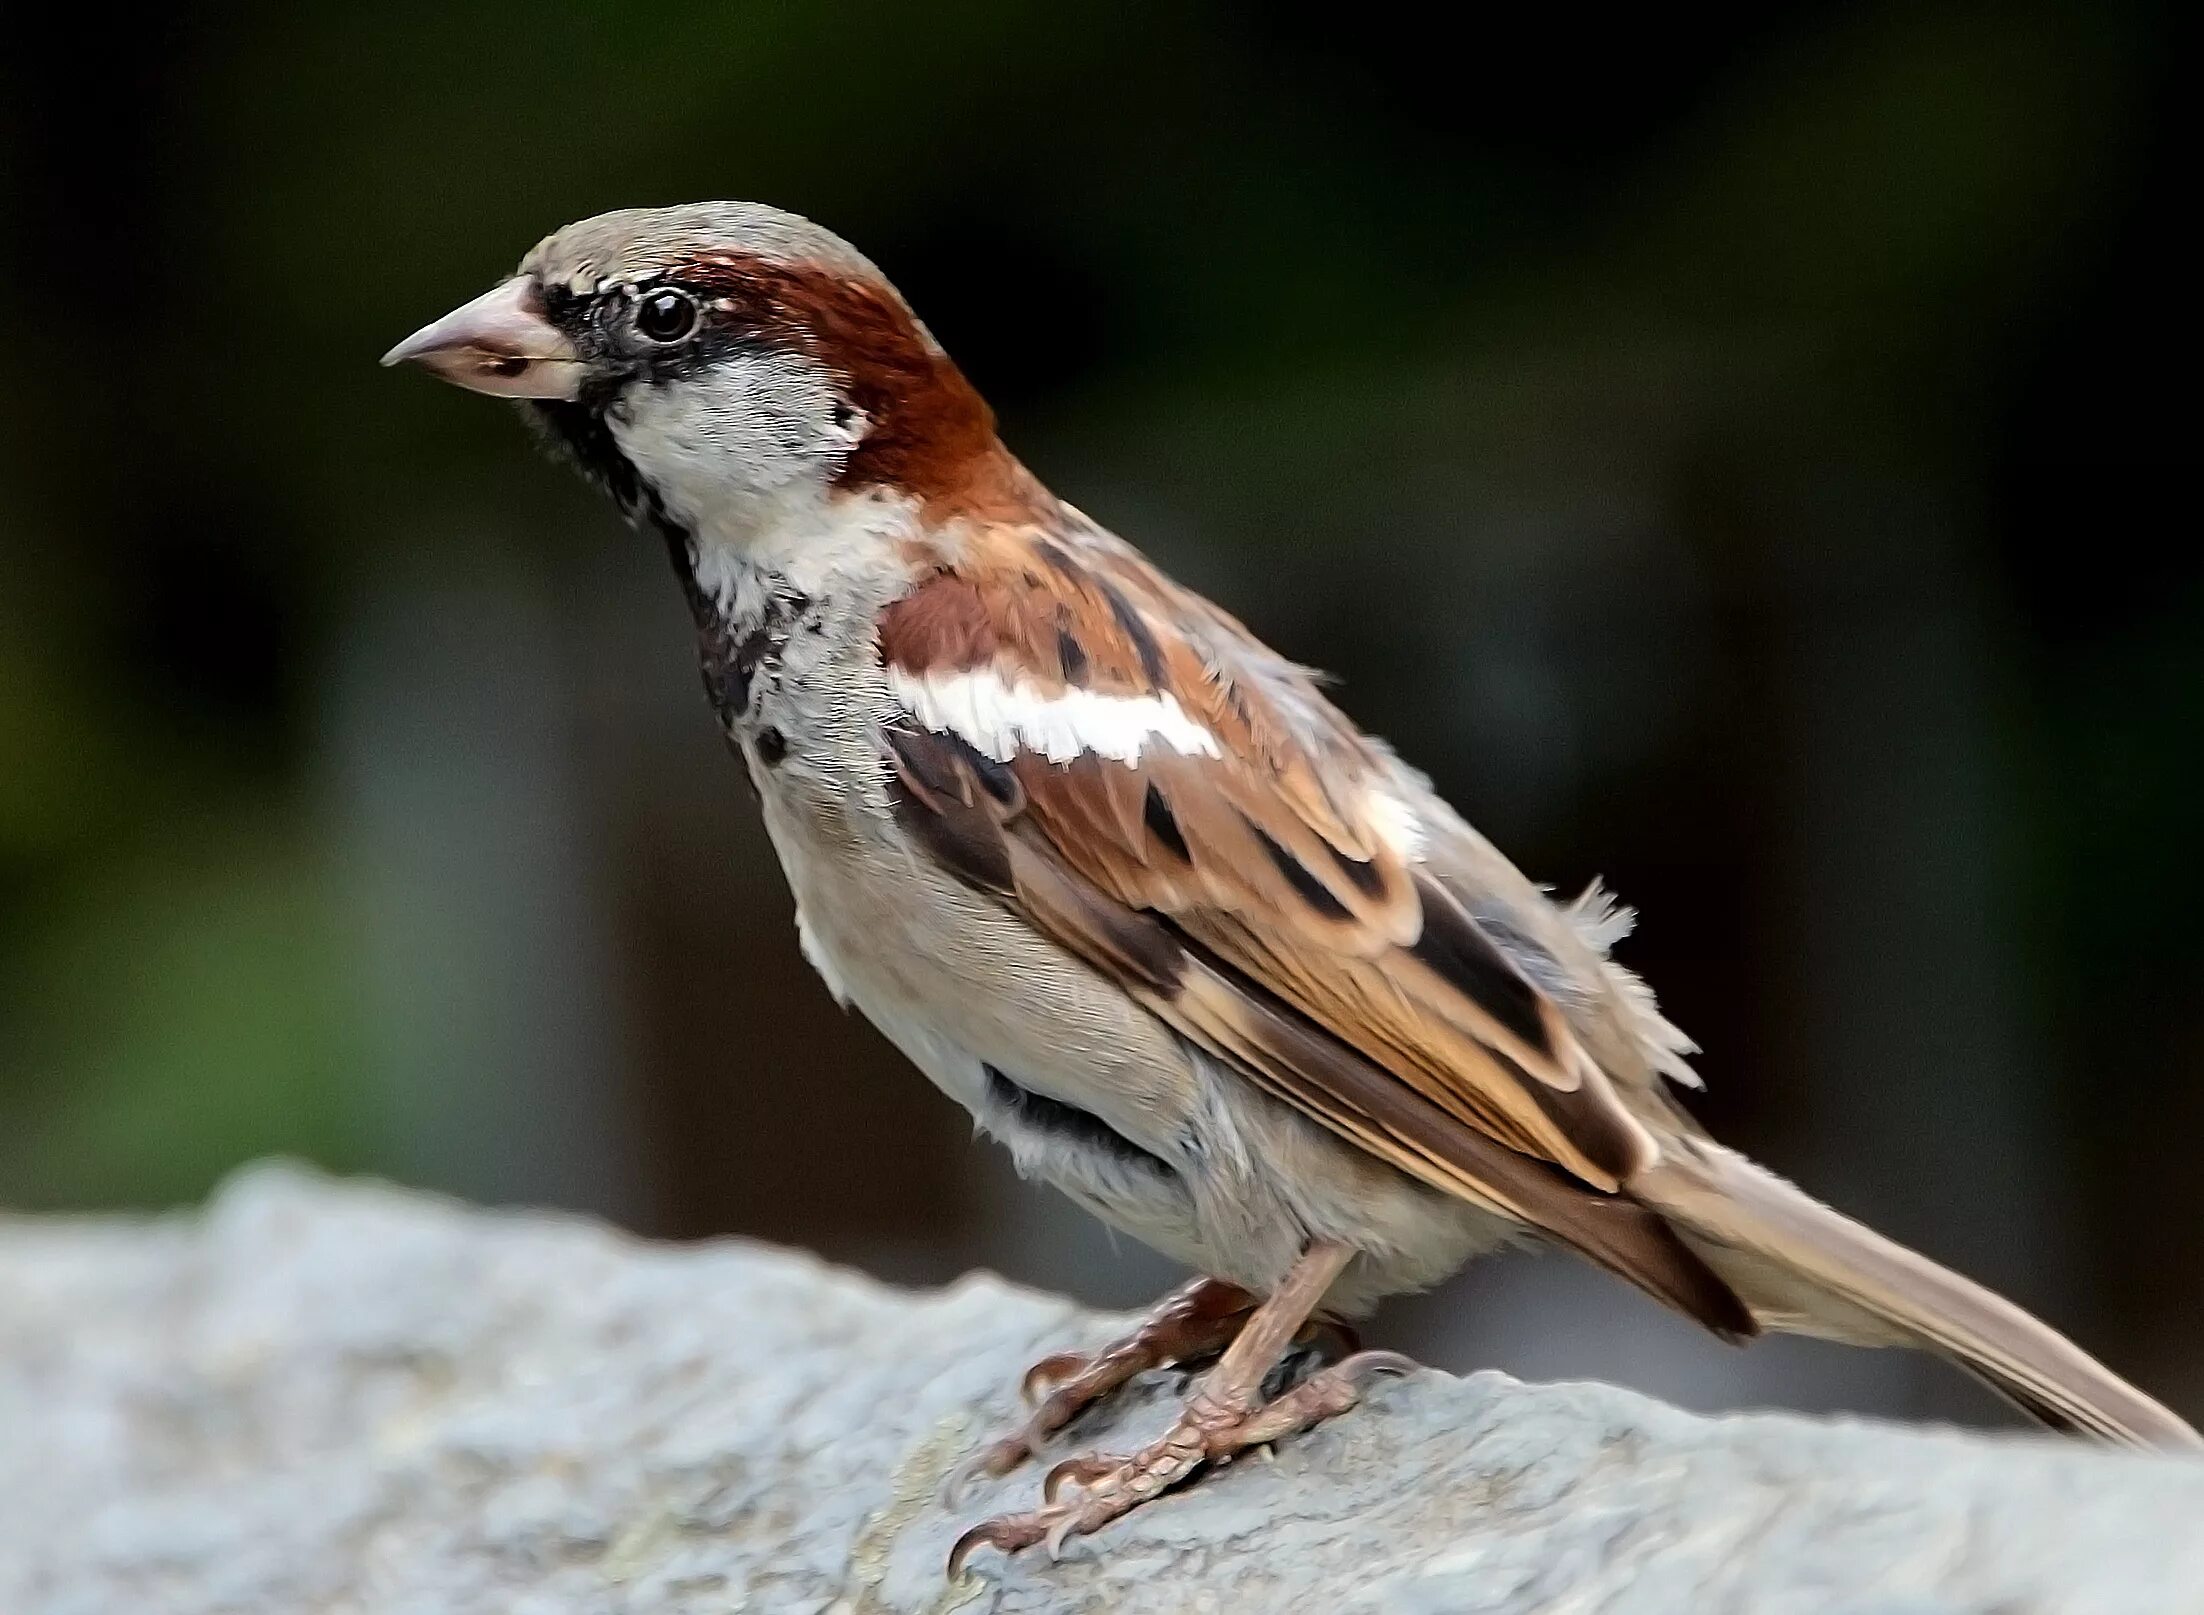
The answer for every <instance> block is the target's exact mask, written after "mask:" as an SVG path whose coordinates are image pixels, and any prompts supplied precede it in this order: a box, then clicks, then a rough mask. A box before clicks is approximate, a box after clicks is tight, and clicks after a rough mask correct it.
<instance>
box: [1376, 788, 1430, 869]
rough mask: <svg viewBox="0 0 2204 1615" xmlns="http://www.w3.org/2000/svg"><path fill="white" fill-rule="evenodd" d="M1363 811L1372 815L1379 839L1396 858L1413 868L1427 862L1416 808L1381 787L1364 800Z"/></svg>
mask: <svg viewBox="0 0 2204 1615" xmlns="http://www.w3.org/2000/svg"><path fill="white" fill-rule="evenodd" d="M1363 808H1364V811H1365V812H1367V813H1368V814H1369V815H1370V824H1371V826H1372V827H1373V828H1374V829H1375V830H1376V831H1377V833H1378V839H1380V840H1381V841H1383V842H1384V843H1385V844H1386V846H1388V847H1390V848H1391V849H1392V851H1393V855H1394V856H1395V857H1396V858H1400V859H1403V860H1405V861H1406V862H1408V863H1412V864H1420V863H1422V862H1423V823H1422V821H1421V820H1420V819H1418V818H1417V817H1416V810H1415V809H1414V808H1413V807H1411V806H1410V805H1409V804H1408V803H1407V802H1405V801H1404V800H1402V799H1401V798H1400V797H1398V796H1396V795H1394V794H1393V793H1392V792H1391V791H1389V790H1386V789H1385V788H1384V787H1383V786H1381V785H1377V786H1372V787H1371V788H1370V790H1369V792H1368V794H1367V795H1365V796H1364V798H1363Z"/></svg>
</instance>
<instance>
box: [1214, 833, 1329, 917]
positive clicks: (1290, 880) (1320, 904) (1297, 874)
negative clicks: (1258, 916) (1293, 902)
mask: <svg viewBox="0 0 2204 1615" xmlns="http://www.w3.org/2000/svg"><path fill="white" fill-rule="evenodd" d="M1241 818H1242V819H1243V820H1245V822H1246V824H1247V827H1248V829H1250V830H1251V831H1253V832H1254V833H1255V839H1256V840H1257V841H1260V842H1261V843H1262V844H1263V851H1264V852H1266V853H1267V854H1269V855H1270V861H1271V862H1272V863H1273V864H1275V865H1276V866H1277V868H1278V873H1279V874H1281V875H1283V876H1285V878H1286V884H1287V885H1289V886H1291V887H1292V888H1293V890H1294V895H1295V896H1297V897H1299V898H1300V899H1301V901H1302V902H1304V903H1306V904H1308V905H1309V907H1310V908H1312V909H1314V910H1315V911H1316V912H1317V913H1318V914H1321V915H1322V916H1323V917H1324V918H1325V919H1327V920H1349V919H1353V918H1354V916H1353V915H1352V914H1351V913H1349V912H1348V910H1347V905H1346V904H1344V903H1342V902H1341V901H1340V900H1339V899H1338V898H1336V897H1334V896H1333V895H1332V892H1331V888H1330V887H1328V886H1326V885H1325V884H1324V883H1323V882H1322V881H1320V880H1318V879H1317V878H1316V877H1315V876H1314V875H1312V874H1310V873H1309V872H1308V870H1307V869H1306V868H1304V867H1303V866H1302V863H1301V860H1300V859H1298V858H1296V857H1295V856H1294V855H1293V854H1292V853H1290V852H1288V851H1287V850H1286V849H1285V848H1284V847H1281V846H1280V845H1278V843H1277V842H1276V841H1274V840H1273V839H1271V837H1270V836H1269V835H1268V834H1266V833H1265V832H1264V830H1263V827H1262V826H1261V825H1259V824H1257V823H1256V822H1255V821H1254V820H1253V819H1249V818H1247V816H1246V815H1245V814H1242V815H1241Z"/></svg>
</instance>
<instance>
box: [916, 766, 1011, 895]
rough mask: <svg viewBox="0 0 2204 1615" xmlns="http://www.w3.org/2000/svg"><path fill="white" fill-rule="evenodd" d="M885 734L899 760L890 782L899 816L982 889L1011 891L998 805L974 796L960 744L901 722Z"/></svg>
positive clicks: (931, 849) (938, 857)
mask: <svg viewBox="0 0 2204 1615" xmlns="http://www.w3.org/2000/svg"><path fill="white" fill-rule="evenodd" d="M886 734H887V741H888V749H889V751H890V752H891V753H893V755H894V758H895V762H896V773H895V777H894V778H893V779H891V780H890V781H889V782H888V794H889V797H890V799H891V801H892V802H893V803H894V807H895V816H896V821H897V822H898V823H899V824H901V825H902V826H903V828H904V829H905V830H906V831H908V832H909V833H910V835H911V836H912V838H913V839H915V840H916V841H917V842H918V843H919V845H920V846H922V847H924V848H925V849H926V850H927V851H928V852H929V853H931V854H932V855H933V857H934V858H935V859H936V860H937V861H938V862H939V863H941V864H942V866H943V867H944V868H946V869H948V870H949V871H950V872H951V873H952V874H954V875H956V876H957V878H958V879H960V880H963V881H966V882H968V883H970V884H971V885H974V886H977V887H979V888H980V889H982V890H983V891H991V892H1008V891H1010V890H1011V889H1012V888H1013V886H1014V885H1015V882H1014V881H1013V880H1012V878H1011V872H1010V849H1009V847H1008V846H1007V845H1006V844H1005V843H1004V840H1003V831H1002V825H1001V823H1000V822H999V821H998V820H997V818H996V816H995V812H994V810H993V809H990V808H985V807H982V806H980V805H978V803H977V801H976V800H975V799H973V797H972V796H971V795H970V791H969V788H968V785H967V781H968V780H969V779H970V777H971V776H969V775H967V774H965V773H964V772H963V771H962V769H961V767H960V759H959V758H958V757H957V755H956V752H955V751H954V750H953V749H952V746H953V745H961V744H962V743H961V742H954V741H952V740H951V738H950V737H948V736H944V735H932V734H924V733H921V732H919V731H917V730H913V729H907V728H900V727H891V728H889V729H888V730H887V731H886ZM965 749H966V750H970V748H969V747H966V748H965ZM1014 783H1015V782H1013V784H1014ZM983 788H984V787H983Z"/></svg>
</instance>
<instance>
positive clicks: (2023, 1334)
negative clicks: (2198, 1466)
mask: <svg viewBox="0 0 2204 1615" xmlns="http://www.w3.org/2000/svg"><path fill="white" fill-rule="evenodd" d="M1630 1189H1631V1192H1632V1194H1633V1195H1635V1196H1636V1197H1638V1198H1639V1199H1641V1200H1643V1201H1644V1202H1645V1203H1647V1204H1648V1205H1651V1206H1653V1207H1654V1208H1655V1209H1656V1210H1658V1211H1660V1212H1661V1213H1662V1214H1663V1215H1664V1216H1665V1217H1666V1218H1667V1219H1668V1220H1669V1221H1670V1222H1671V1223H1673V1224H1674V1225H1675V1227H1676V1230H1677V1232H1678V1233H1679V1234H1681V1235H1682V1236H1683V1237H1684V1240H1685V1242H1686V1243H1687V1244H1689V1245H1691V1246H1692V1248H1693V1249H1695V1250H1696V1251H1698V1253H1699V1254H1700V1255H1701V1256H1703V1257H1704V1258H1705V1259H1706V1261H1707V1263H1708V1265H1709V1266H1711V1267H1712V1268H1714V1270H1715V1271H1716V1272H1718V1273H1719V1274H1721V1275H1722V1277H1723V1278H1724V1279H1725V1280H1727V1281H1728V1282H1729V1284H1730V1285H1731V1287H1732V1288H1734V1289H1735V1290H1736V1291H1737V1293H1738V1294H1739V1295H1740V1296H1741V1297H1743V1299H1744V1301H1745V1304H1746V1305H1747V1306H1748V1307H1749V1308H1750V1309H1751V1310H1752V1313H1753V1315H1754V1316H1755V1317H1756V1318H1757V1319H1759V1321H1760V1322H1761V1323H1763V1324H1764V1325H1766V1326H1768V1327H1769V1328H1774V1329H1783V1330H1788V1331H1790V1332H1792V1333H1794V1334H1808V1335H1819V1336H1822V1337H1824V1338H1826V1339H1831V1340H1842V1341H1849V1342H1852V1343H1854V1344H1857V1345H1864V1346H1917V1347H1923V1348H1926V1349H1927V1350H1930V1351H1933V1352H1937V1353H1939V1354H1940V1355H1942V1356H1945V1357H1948V1358H1950V1359H1951V1360H1952V1361H1953V1362H1955V1363H1957V1364H1959V1366H1960V1367H1962V1368H1964V1369H1966V1370H1967V1371H1968V1372H1969V1373H1972V1374H1974V1375H1976V1376H1978V1377H1979V1378H1981V1379H1983V1380H1984V1381H1986V1382H1987V1383H1988V1384H1989V1385H1990V1386H1991V1388H1992V1389H1994V1390H1996V1391H1998V1392H2000V1393H2002V1394H2003V1395H2005V1396H2006V1397H2008V1398H2010V1399H2011V1400H2012V1401H2014V1402H2015V1403H2017V1404H2019V1406H2020V1407H2022V1408H2023V1409H2025V1410H2026V1411H2027V1412H2028V1413H2030V1414H2032V1415H2034V1416H2035V1417H2036V1418H2038V1419H2041V1420H2042V1421H2043V1422H2044V1423H2045V1424H2048V1425H2050V1426H2052V1427H2053V1428H2054V1429H2062V1430H2071V1431H2077V1432H2081V1433H2084V1434H2087V1435H2092V1436H2096V1437H2098V1438H2100V1439H2102V1440H2106V1441H2113V1442H2119V1443H2122V1444H2124V1445H2128V1446H2135V1447H2154V1448H2169V1449H2176V1450H2195V1449H2198V1448H2204V1438H2200V1437H2199V1436H2198V1435H2197V1433H2196V1432H2195V1431H2194V1430H2192V1429H2191V1428H2190V1427H2189V1426H2188V1425H2187V1424H2185V1423H2183V1422H2182V1421H2181V1420H2180V1419H2179V1418H2177V1417H2175V1415H2174V1414H2172V1413H2171V1412H2169V1411H2168V1410H2167V1409H2165V1408H2163V1407H2161V1406H2159V1404H2158V1403H2156V1402H2154V1401H2152V1400H2151V1399H2150V1398H2149V1397H2147V1396H2145V1395H2144V1394H2143V1393H2142V1392H2141V1391H2138V1390H2137V1389H2136V1388H2135V1387H2134V1386H2132V1385H2130V1384H2128V1383H2127V1382H2126V1381H2125V1380H2123V1379H2121V1378H2120V1377H2119V1376H2118V1375H2116V1374H2114V1373H2113V1372H2112V1371H2111V1370H2109V1369H2107V1368H2106V1367H2105V1366H2104V1365H2103V1364H2101V1363H2099V1362H2098V1361H2096V1359H2094V1358H2093V1357H2091V1356H2090V1355H2089V1354H2088V1353H2086V1352H2084V1351H2083V1350H2082V1349H2081V1348H2080V1347H2078V1346H2076V1345H2075V1344H2074V1343H2073V1342H2072V1341H2070V1340H2068V1339H2067V1338H2066V1337H2065V1336H2064V1335H2061V1334H2059V1333H2058V1332H2057V1331H2056V1330H2054V1329H2052V1328H2050V1327H2049V1326H2048V1325H2045V1324H2043V1323H2040V1322H2038V1321H2037V1320H2036V1319H2034V1318H2032V1317H2030V1316H2029V1315H2028V1314H2027V1313H2025V1312H2023V1311H2021V1309H2020V1308H2018V1307H2016V1306H2014V1305H2013V1304H2012V1303H2011V1302H2010V1301H2007V1300H2005V1299H2004V1298H2003V1297H2001V1296H1998V1295H1994V1294H1992V1293H1991V1292H1990V1291H1988V1290H1986V1289H1984V1288H1983V1287H1982V1286H1981V1285H1979V1284H1975V1283H1973V1282H1971V1281H1970V1280H1967V1279H1963V1278H1961V1277H1960V1276H1959V1275H1958V1274H1956V1273H1953V1272H1951V1271H1949V1270H1948V1269H1945V1268H1942V1267H1938V1266H1937V1265H1936V1264H1935V1263H1934V1262H1932V1261H1930V1260H1928V1258H1926V1257H1924V1256H1919V1255H1916V1254H1915V1253H1914V1252H1912V1251H1910V1250H1907V1249H1906V1248H1905V1247H1904V1246H1903V1245H1900V1244H1898V1243H1896V1242H1895V1241H1893V1240H1888V1239H1885V1238H1883V1237H1882V1235H1880V1234H1878V1233H1876V1232H1874V1231H1873V1230H1872V1229H1869V1228H1866V1227H1863V1226H1861V1225H1860V1224H1859V1223H1856V1222H1854V1221H1852V1220H1851V1219H1850V1218H1849V1217H1845V1216H1842V1215H1840V1214H1839V1213H1837V1212H1834V1211H1832V1210H1830V1209H1829V1208H1828V1207H1827V1206H1825V1205H1823V1204H1821V1202H1819V1201H1818V1200H1815V1199H1814V1198H1812V1197H1811V1196H1810V1195H1808V1194H1806V1193H1805V1192H1804V1191H1802V1190H1800V1189H1798V1188H1795V1187H1794V1186H1793V1185H1791V1184H1789V1183H1787V1182H1785V1181H1784V1180H1783V1179H1782V1178H1779V1177H1777V1176H1776V1175H1775V1174H1774V1173H1772V1172H1769V1171H1767V1170H1766V1169H1764V1168H1762V1167H1760V1166H1757V1165H1755V1164H1754V1163H1753V1162H1751V1161H1749V1160H1747V1159H1745V1157H1743V1156H1742V1155H1739V1154H1737V1153H1736V1152H1734V1151H1732V1150H1726V1149H1723V1148H1722V1147H1721V1146H1719V1145H1716V1144H1712V1143H1708V1142H1705V1141H1703V1140H1700V1139H1695V1138H1692V1139H1679V1140H1674V1141H1670V1142H1669V1143H1668V1147H1667V1148H1665V1149H1664V1151H1663V1154H1662V1158H1661V1160H1660V1161H1659V1162H1658V1163H1657V1164H1656V1165H1654V1166H1652V1167H1650V1168H1648V1169H1647V1170H1646V1171H1644V1172H1642V1173H1640V1174H1639V1175H1638V1176H1636V1177H1634V1178H1633V1179H1632V1180H1631V1183H1630Z"/></svg>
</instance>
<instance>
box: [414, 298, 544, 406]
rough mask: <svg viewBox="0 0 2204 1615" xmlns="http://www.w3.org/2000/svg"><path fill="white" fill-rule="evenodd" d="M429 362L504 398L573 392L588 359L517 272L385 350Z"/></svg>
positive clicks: (448, 376)
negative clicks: (546, 316) (559, 327)
mask: <svg viewBox="0 0 2204 1615" xmlns="http://www.w3.org/2000/svg"><path fill="white" fill-rule="evenodd" d="M409 359H410V360H412V361H414V362H416V363H418V364H422V365H425V366H427V367H428V368H429V369H430V370H432V371H434V372H435V373H436V374H437V375H439V376H442V377H443V378H444V379H445V380H446V381H448V382H451V383H452V384H453V385H455V386H459V387H465V388H468V389H470V390H471V391H474V392H478V393H491V394H494V395H495V396H497V397H499V398H563V399H571V398H573V397H574V395H575V394H576V393H577V392H579V391H580V390H581V385H582V372H583V370H584V368H585V367H584V365H583V362H582V358H581V355H580V354H578V353H576V352H575V351H574V344H573V343H571V342H569V341H568V340H567V339H566V338H565V337H564V336H563V335H561V334H560V332H559V330H558V328H557V327H556V326H554V325H553V324H552V323H551V322H550V321H549V320H547V319H545V318H544V316H543V300H542V298H541V297H540V296H539V295H538V293H537V290H536V283H535V281H534V280H533V279H532V278H531V277H529V276H527V275H515V276H514V277H513V278H512V279H511V280H509V281H507V282H505V284H504V285H502V286H497V287H493V288H492V289H491V290H489V291H486V292H484V293H483V294H482V295H481V296H480V297H478V298H476V299H475V300H474V301H473V302H471V303H465V304H462V305H461V306H460V307H458V308H455V309H453V310H452V311H451V312H450V313H449V314H447V315H445V316H444V317H443V318H442V319H440V320H437V321H435V322H433V323H431V324H428V325H424V326H422V327H421V329H420V330H418V331H416V332H414V333H413V335H411V336H409V337H407V338H406V339H405V341H403V342H401V343H399V344H398V345H397V346H396V347H395V348H392V349H391V350H390V351H389V352H388V353H386V354H384V355H383V363H384V364H386V365H394V364H403V363H405V362H406V361H407V360H409Z"/></svg>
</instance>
